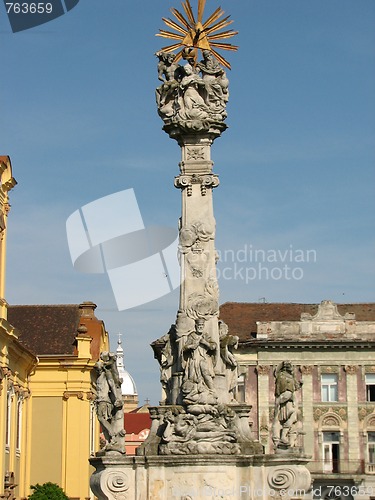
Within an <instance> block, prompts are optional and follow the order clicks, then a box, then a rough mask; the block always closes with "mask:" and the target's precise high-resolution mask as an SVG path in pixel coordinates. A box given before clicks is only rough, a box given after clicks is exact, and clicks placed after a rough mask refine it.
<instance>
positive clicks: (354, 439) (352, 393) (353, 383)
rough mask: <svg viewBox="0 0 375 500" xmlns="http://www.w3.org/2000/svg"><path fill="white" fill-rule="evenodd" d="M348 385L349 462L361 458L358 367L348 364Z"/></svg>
mask: <svg viewBox="0 0 375 500" xmlns="http://www.w3.org/2000/svg"><path fill="white" fill-rule="evenodd" d="M345 371H346V387H347V404H348V407H347V411H348V421H349V422H350V425H349V426H348V458H349V462H352V461H353V462H354V461H355V460H358V461H359V460H360V443H359V421H358V385H357V367H356V366H354V365H347V366H346V367H345Z"/></svg>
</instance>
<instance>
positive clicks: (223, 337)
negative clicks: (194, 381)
mask: <svg viewBox="0 0 375 500" xmlns="http://www.w3.org/2000/svg"><path fill="white" fill-rule="evenodd" d="M238 341H239V338H238V337H237V335H230V334H229V331H228V325H227V324H226V323H224V321H221V320H219V342H220V360H219V361H218V365H219V366H218V367H217V368H218V371H219V372H221V374H222V375H224V376H225V378H226V390H227V391H228V393H229V395H230V397H231V400H232V401H234V400H235V398H234V395H233V391H234V390H235V388H236V387H237V379H238V370H237V365H238V363H237V361H236V358H235V357H234V355H233V353H232V352H231V349H237V347H238Z"/></svg>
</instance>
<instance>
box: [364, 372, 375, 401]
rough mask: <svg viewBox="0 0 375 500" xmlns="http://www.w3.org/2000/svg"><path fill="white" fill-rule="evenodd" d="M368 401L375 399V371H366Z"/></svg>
mask: <svg viewBox="0 0 375 500" xmlns="http://www.w3.org/2000/svg"><path fill="white" fill-rule="evenodd" d="M365 379H366V401H372V402H374V401H375V373H366V376H365Z"/></svg>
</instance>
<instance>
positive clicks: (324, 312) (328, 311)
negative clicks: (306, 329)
mask: <svg viewBox="0 0 375 500" xmlns="http://www.w3.org/2000/svg"><path fill="white" fill-rule="evenodd" d="M351 316H353V315H351ZM345 319H346V315H345V317H344V316H341V314H340V313H339V312H338V310H337V304H335V303H334V302H332V301H331V300H322V302H321V303H320V304H319V306H318V312H317V313H316V314H315V316H312V315H311V314H308V313H302V314H301V321H345ZM351 319H354V318H351Z"/></svg>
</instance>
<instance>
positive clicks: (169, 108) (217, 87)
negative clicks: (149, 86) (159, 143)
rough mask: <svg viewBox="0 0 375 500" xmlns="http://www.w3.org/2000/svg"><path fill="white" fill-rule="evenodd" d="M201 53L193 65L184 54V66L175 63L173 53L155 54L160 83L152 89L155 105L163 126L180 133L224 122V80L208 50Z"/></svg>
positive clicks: (225, 81) (199, 129) (226, 83)
mask: <svg viewBox="0 0 375 500" xmlns="http://www.w3.org/2000/svg"><path fill="white" fill-rule="evenodd" d="M202 53H203V60H202V61H201V62H199V63H197V64H196V65H195V64H194V62H195V61H194V60H193V59H192V58H191V57H189V54H187V55H185V57H184V59H185V61H187V63H186V64H185V65H184V66H181V65H179V64H177V63H176V62H175V58H176V56H175V54H173V53H170V52H169V53H166V52H163V51H160V52H157V53H156V56H157V57H158V59H159V63H158V79H159V80H160V81H161V82H163V83H162V85H160V86H159V87H158V88H157V89H156V103H157V107H158V113H159V115H160V116H161V118H162V119H163V120H164V122H165V124H166V125H170V124H171V123H174V124H177V125H179V126H180V127H181V128H182V129H183V130H192V131H194V132H200V131H203V130H208V129H209V128H210V126H211V124H212V123H214V122H218V123H221V122H223V121H224V120H225V118H226V116H227V113H226V104H227V102H228V98H229V91H228V85H229V82H228V78H227V76H226V73H225V71H224V69H223V68H222V67H221V66H220V64H219V63H218V62H217V61H216V59H215V58H214V57H213V55H212V53H211V51H210V50H203V52H202ZM199 73H201V74H199Z"/></svg>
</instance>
